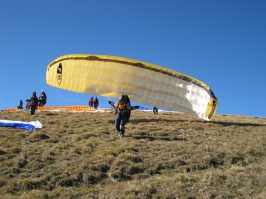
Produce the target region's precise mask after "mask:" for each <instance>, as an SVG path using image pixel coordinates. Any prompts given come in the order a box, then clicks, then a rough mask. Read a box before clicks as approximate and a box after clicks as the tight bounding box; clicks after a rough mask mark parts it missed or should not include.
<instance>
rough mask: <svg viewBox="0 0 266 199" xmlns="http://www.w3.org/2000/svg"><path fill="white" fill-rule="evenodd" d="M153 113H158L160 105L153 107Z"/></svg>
mask: <svg viewBox="0 0 266 199" xmlns="http://www.w3.org/2000/svg"><path fill="white" fill-rule="evenodd" d="M152 111H153V114H158V107H155V106H154V107H153V108H152Z"/></svg>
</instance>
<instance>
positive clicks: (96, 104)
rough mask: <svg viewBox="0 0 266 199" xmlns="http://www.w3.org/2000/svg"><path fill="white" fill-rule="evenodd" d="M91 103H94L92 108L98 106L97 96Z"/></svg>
mask: <svg viewBox="0 0 266 199" xmlns="http://www.w3.org/2000/svg"><path fill="white" fill-rule="evenodd" d="M93 105H94V108H95V109H97V108H98V106H99V100H98V98H97V97H96V98H95V100H94V102H93Z"/></svg>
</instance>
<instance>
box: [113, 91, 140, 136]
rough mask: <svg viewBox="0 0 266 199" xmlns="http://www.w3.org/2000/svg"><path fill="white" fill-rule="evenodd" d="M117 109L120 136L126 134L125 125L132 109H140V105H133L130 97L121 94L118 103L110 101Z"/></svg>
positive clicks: (116, 121) (116, 119) (116, 120)
mask: <svg viewBox="0 0 266 199" xmlns="http://www.w3.org/2000/svg"><path fill="white" fill-rule="evenodd" d="M108 103H109V104H110V105H112V106H113V107H114V108H115V109H116V117H115V127H116V130H117V131H118V133H119V136H120V138H122V137H123V136H124V134H125V125H126V123H127V122H128V120H129V118H130V114H131V110H135V109H138V108H139V106H131V105H130V99H129V97H128V96H127V95H121V97H120V98H119V100H118V102H117V103H114V102H112V101H108Z"/></svg>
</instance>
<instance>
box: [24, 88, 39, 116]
mask: <svg viewBox="0 0 266 199" xmlns="http://www.w3.org/2000/svg"><path fill="white" fill-rule="evenodd" d="M26 101H27V102H30V113H31V115H34V113H35V110H36V109H37V107H38V102H39V99H38V97H37V96H36V92H35V91H34V92H33V93H32V96H31V98H30V99H27V100H26Z"/></svg>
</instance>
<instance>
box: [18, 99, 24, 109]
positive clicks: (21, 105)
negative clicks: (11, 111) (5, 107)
mask: <svg viewBox="0 0 266 199" xmlns="http://www.w3.org/2000/svg"><path fill="white" fill-rule="evenodd" d="M17 108H18V109H23V102H22V100H19V105H18V107H17Z"/></svg>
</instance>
